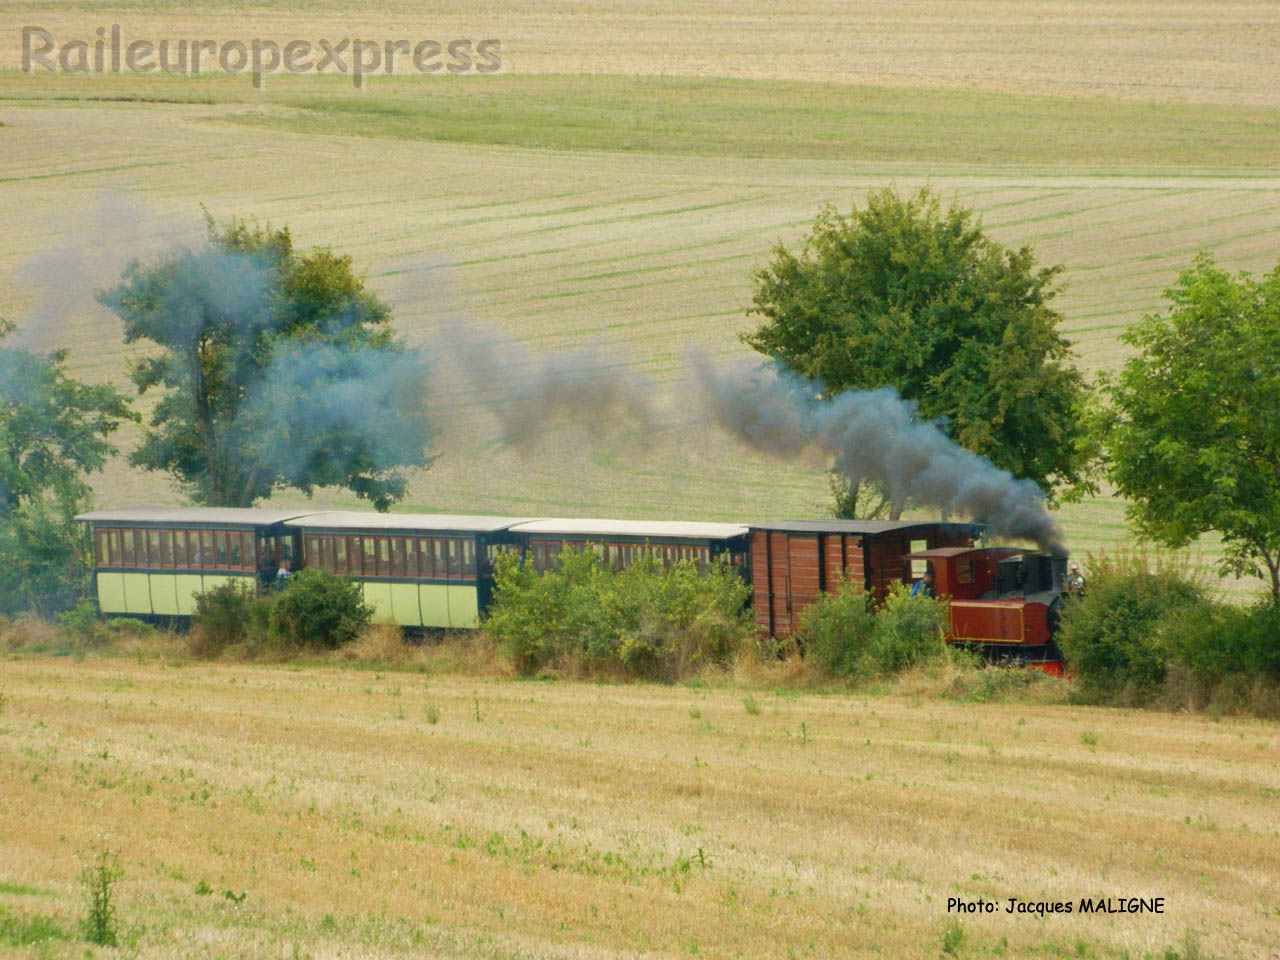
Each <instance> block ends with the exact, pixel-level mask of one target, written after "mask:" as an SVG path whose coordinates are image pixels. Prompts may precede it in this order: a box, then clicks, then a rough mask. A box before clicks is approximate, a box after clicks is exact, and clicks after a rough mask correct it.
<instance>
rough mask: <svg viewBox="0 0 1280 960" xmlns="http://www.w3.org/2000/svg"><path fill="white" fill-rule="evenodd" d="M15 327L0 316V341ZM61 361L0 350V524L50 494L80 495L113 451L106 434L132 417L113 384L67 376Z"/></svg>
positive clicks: (60, 356) (60, 353)
mask: <svg viewBox="0 0 1280 960" xmlns="http://www.w3.org/2000/svg"><path fill="white" fill-rule="evenodd" d="M15 329H16V327H15V326H14V325H13V324H12V323H11V322H9V321H7V320H3V319H0V340H2V339H3V338H4V337H6V336H8V335H9V334H11V333H12V332H13V331H14V330H15ZM66 360H67V351H66V350H56V351H54V352H53V353H50V354H47V355H44V356H41V355H39V354H34V353H31V352H29V351H27V350H23V349H20V348H18V347H0V520H3V519H6V518H7V517H8V516H9V515H10V514H11V513H12V512H13V511H15V510H17V509H18V508H19V507H21V506H23V505H24V504H33V503H36V502H38V501H40V500H41V499H42V498H43V497H44V496H45V495H46V494H48V493H49V492H51V491H56V492H58V493H59V495H61V496H64V497H73V498H77V499H79V498H83V497H85V496H87V494H88V490H89V488H88V484H87V483H86V481H85V474H87V473H90V472H92V471H94V470H100V469H102V466H103V464H104V463H106V461H107V458H108V457H110V456H111V455H112V454H113V453H115V448H114V447H112V446H111V444H110V443H109V442H108V440H107V437H109V436H110V435H111V434H112V433H114V432H115V430H116V429H117V428H118V427H119V426H120V424H121V423H122V422H123V421H125V420H128V419H135V418H134V416H133V414H132V413H131V412H130V410H129V405H128V400H127V399H126V398H125V396H124V395H123V394H121V393H120V392H119V391H118V390H116V389H115V388H114V387H111V386H108V385H105V384H100V385H89V384H84V383H80V382H79V381H76V380H73V379H71V378H70V377H68V376H67V375H66V372H65V371H64V369H63V365H64V364H65V363H66Z"/></svg>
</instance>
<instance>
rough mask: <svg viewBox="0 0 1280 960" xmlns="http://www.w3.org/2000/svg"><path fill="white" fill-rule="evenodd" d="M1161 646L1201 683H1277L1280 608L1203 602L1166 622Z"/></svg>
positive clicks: (1279, 677)
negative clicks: (1236, 680)
mask: <svg viewBox="0 0 1280 960" xmlns="http://www.w3.org/2000/svg"><path fill="white" fill-rule="evenodd" d="M1159 640H1160V642H1161V645H1162V646H1163V648H1164V650H1165V652H1166V654H1167V656H1168V658H1169V660H1170V661H1171V662H1173V663H1178V664H1181V665H1183V666H1185V667H1186V668H1187V669H1188V670H1189V671H1190V672H1191V675H1192V676H1193V677H1194V678H1195V679H1196V680H1198V681H1201V682H1203V683H1213V682H1216V681H1219V680H1223V679H1225V678H1227V677H1232V676H1234V677H1240V678H1243V679H1247V680H1264V681H1267V680H1269V681H1280V606H1277V605H1276V604H1275V603H1273V602H1272V601H1271V599H1270V598H1267V599H1265V600H1262V601H1260V602H1258V603H1256V604H1254V605H1253V606H1250V607H1235V606H1228V605H1226V604H1217V603H1211V602H1210V601H1208V600H1207V599H1206V600H1201V601H1200V602H1198V603H1195V604H1192V605H1189V606H1188V607H1186V608H1183V609H1181V610H1178V611H1176V612H1175V613H1174V614H1171V615H1169V616H1166V617H1164V618H1163V619H1162V620H1161V622H1160V626H1159Z"/></svg>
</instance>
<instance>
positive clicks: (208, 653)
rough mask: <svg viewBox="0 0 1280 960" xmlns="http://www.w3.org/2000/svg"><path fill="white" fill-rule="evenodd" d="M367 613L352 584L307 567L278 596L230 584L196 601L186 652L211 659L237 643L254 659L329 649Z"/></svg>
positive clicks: (343, 640)
mask: <svg viewBox="0 0 1280 960" xmlns="http://www.w3.org/2000/svg"><path fill="white" fill-rule="evenodd" d="M371 615H372V611H371V610H370V609H369V607H368V606H367V605H366V604H365V602H364V595H363V593H362V591H361V589H360V585H359V584H358V583H356V582H355V581H353V580H348V579H347V578H345V577H336V576H334V575H333V574H330V573H326V572H325V571H323V570H317V569H315V568H313V567H309V568H307V569H305V570H301V571H299V572H298V573H296V574H294V575H293V576H292V577H290V578H289V581H288V583H287V584H286V586H285V587H284V589H283V590H281V591H279V592H278V593H274V592H273V593H262V592H260V591H258V590H257V589H256V588H255V587H254V586H246V585H245V584H243V583H241V582H239V581H237V580H232V581H230V582H228V583H225V584H223V585H222V586H219V587H215V588H214V589H212V590H209V591H208V592H206V593H202V594H200V595H199V596H197V597H196V612H195V615H194V616H193V617H192V618H191V652H192V654H193V655H195V656H197V657H216V656H218V655H219V654H220V653H221V652H222V651H223V650H225V649H226V648H227V647H229V646H232V645H233V644H241V643H243V644H245V645H246V646H247V648H248V652H249V653H250V654H251V655H255V656H257V655H262V654H268V653H273V652H274V653H281V654H289V653H294V652H298V651H302V650H332V649H335V648H337V647H340V646H343V645H344V644H346V643H349V642H350V641H352V640H354V639H355V637H356V635H357V634H358V633H359V632H360V631H361V629H362V628H364V627H365V626H367V625H368V623H369V619H370V617H371Z"/></svg>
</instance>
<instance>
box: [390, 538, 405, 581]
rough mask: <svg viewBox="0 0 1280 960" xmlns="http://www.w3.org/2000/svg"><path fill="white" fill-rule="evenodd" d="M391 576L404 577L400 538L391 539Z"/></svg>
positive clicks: (402, 541)
mask: <svg viewBox="0 0 1280 960" xmlns="http://www.w3.org/2000/svg"><path fill="white" fill-rule="evenodd" d="M390 546H391V576H393V577H403V576H404V539H403V538H401V537H392V538H391V544H390Z"/></svg>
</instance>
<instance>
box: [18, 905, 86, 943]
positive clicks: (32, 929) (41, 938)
mask: <svg viewBox="0 0 1280 960" xmlns="http://www.w3.org/2000/svg"><path fill="white" fill-rule="evenodd" d="M70 939H71V934H69V933H67V931H65V930H63V929H62V928H61V927H60V926H58V923H57V921H56V920H54V919H52V918H50V917H46V916H42V915H40V914H35V915H32V916H19V915H17V914H12V913H9V912H8V911H7V910H5V909H4V908H3V907H0V943H2V944H5V945H7V946H10V947H29V946H33V945H34V944H38V943H45V942H47V941H49V940H70Z"/></svg>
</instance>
